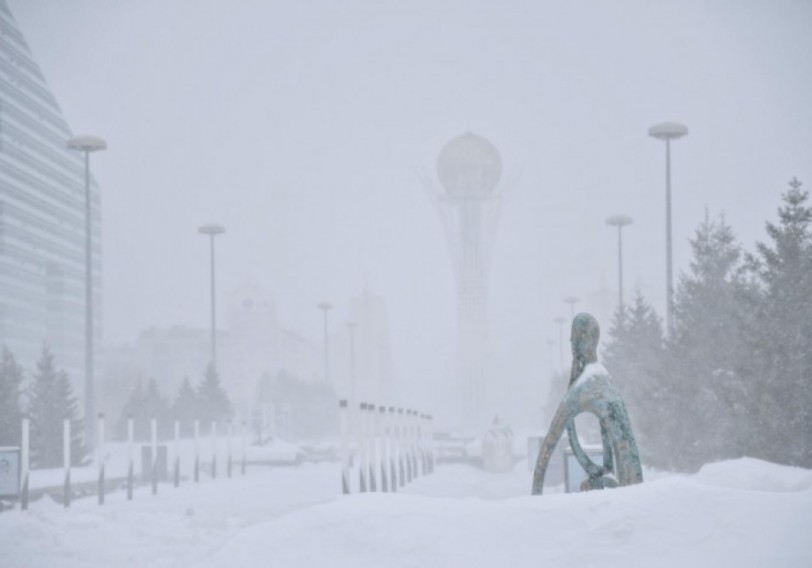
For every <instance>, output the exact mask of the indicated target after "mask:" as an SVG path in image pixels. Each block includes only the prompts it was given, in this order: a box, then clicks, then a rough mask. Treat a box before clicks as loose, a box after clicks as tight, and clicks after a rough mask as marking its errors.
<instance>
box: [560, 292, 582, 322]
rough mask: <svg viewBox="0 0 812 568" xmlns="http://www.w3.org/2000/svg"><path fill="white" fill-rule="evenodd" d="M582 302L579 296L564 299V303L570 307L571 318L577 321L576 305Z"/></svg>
mask: <svg viewBox="0 0 812 568" xmlns="http://www.w3.org/2000/svg"><path fill="white" fill-rule="evenodd" d="M580 301H581V298H579V297H578V296H567V297H566V298H564V303H565V304H569V305H570V318H572V319H575V304H577V303H578V302H580Z"/></svg>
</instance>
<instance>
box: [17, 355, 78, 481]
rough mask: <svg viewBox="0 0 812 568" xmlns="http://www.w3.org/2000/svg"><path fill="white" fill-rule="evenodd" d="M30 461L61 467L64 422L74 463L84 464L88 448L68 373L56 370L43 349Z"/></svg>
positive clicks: (33, 409) (33, 394) (36, 385)
mask: <svg viewBox="0 0 812 568" xmlns="http://www.w3.org/2000/svg"><path fill="white" fill-rule="evenodd" d="M29 413H30V415H31V460H32V462H33V464H34V465H35V466H37V467H45V468H47V467H58V466H59V465H61V464H62V455H63V445H62V442H63V435H62V423H63V421H64V420H65V419H67V420H70V423H71V463H72V464H73V465H81V464H83V463H84V462H85V459H86V456H87V449H86V447H85V445H84V443H83V442H82V436H83V431H84V428H83V423H82V421H81V420H80V419H79V410H78V404H77V402H76V397H75V396H74V395H73V388H72V386H71V382H70V378H69V377H68V375H67V373H65V372H64V371H60V370H58V369H57V368H56V365H55V363H54V356H53V354H52V353H51V351H50V350H49V349H48V348H47V347H43V349H42V356H41V357H40V359H39V361H38V362H37V371H36V372H35V373H34V384H33V386H32V392H31V403H30V409H29Z"/></svg>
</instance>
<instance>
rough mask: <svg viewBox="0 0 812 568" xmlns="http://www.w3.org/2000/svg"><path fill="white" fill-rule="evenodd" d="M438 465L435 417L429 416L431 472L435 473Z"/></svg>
mask: <svg viewBox="0 0 812 568" xmlns="http://www.w3.org/2000/svg"><path fill="white" fill-rule="evenodd" d="M436 465H437V452H436V451H435V448H434V417H433V416H432V415H431V414H429V471H431V473H434V467H435V466H436Z"/></svg>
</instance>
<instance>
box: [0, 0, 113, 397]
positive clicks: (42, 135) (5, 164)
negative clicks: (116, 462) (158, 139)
mask: <svg viewBox="0 0 812 568" xmlns="http://www.w3.org/2000/svg"><path fill="white" fill-rule="evenodd" d="M71 136H72V133H71V130H70V128H69V127H68V125H67V123H66V122H65V120H64V118H63V117H62V113H61V112H60V110H59V106H58V105H57V103H56V100H55V99H54V96H53V95H52V94H51V92H50V90H49V88H48V85H47V83H46V82H45V78H44V77H43V76H42V73H41V72H40V69H39V67H38V66H37V64H36V62H35V61H34V58H33V57H32V55H31V52H30V50H29V49H28V45H27V44H26V42H25V38H24V37H23V35H22V33H20V30H19V28H18V27H17V24H16V22H15V21H14V18H13V17H12V15H11V12H10V10H9V8H8V6H7V4H6V1H5V0H0V343H2V344H4V345H6V346H7V347H8V348H9V349H10V350H11V351H12V352H13V353H14V355H15V356H16V357H17V359H18V362H20V363H21V364H23V365H24V366H25V367H27V368H28V369H29V370H30V369H31V368H32V367H33V365H34V362H35V361H36V359H37V357H38V356H39V354H40V352H41V350H42V346H43V344H46V345H48V346H50V347H51V349H52V351H53V352H54V354H55V355H56V358H57V363H58V365H59V366H61V367H63V368H65V369H66V370H68V372H69V373H70V375H71V378H72V379H73V382H74V385H76V387H77V395H79V399H80V400H82V397H81V392H82V386H83V382H82V380H81V378H82V376H83V373H84V333H85V322H84V317H85V315H84V314H85V311H84V309H85V300H84V290H85V272H84V270H85V249H84V238H85V212H84V208H85V199H84V165H83V160H82V155H81V154H80V153H79V152H75V151H72V150H68V149H67V148H66V143H67V141H68V140H69V139H70V138H71ZM91 193H92V217H93V242H92V248H93V278H94V291H95V297H94V315H95V317H94V330H95V341H96V342H97V343H98V342H99V337H100V335H101V262H100V259H101V237H100V234H101V233H100V222H99V219H100V202H99V190H98V187H97V186H96V184H95V182H92V186H91Z"/></svg>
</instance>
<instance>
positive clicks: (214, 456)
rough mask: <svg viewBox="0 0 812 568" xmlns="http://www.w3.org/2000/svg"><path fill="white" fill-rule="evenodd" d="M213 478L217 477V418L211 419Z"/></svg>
mask: <svg viewBox="0 0 812 568" xmlns="http://www.w3.org/2000/svg"><path fill="white" fill-rule="evenodd" d="M211 478H212V479H217V420H212V421H211Z"/></svg>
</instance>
